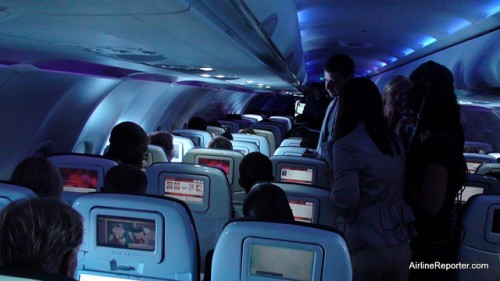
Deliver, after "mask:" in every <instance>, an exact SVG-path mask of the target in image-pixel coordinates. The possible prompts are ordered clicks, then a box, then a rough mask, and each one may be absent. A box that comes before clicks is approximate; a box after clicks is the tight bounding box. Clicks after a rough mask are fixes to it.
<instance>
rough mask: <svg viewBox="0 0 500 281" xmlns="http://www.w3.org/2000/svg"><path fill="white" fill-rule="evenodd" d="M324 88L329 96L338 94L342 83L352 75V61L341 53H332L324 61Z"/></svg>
mask: <svg viewBox="0 0 500 281" xmlns="http://www.w3.org/2000/svg"><path fill="white" fill-rule="evenodd" d="M324 74H325V88H326V91H327V92H328V94H329V95H330V97H332V98H333V97H336V96H338V95H339V94H340V91H341V90H342V87H343V86H344V84H345V83H346V82H347V81H348V80H349V79H351V78H353V77H354V61H353V60H352V59H351V58H350V57H348V56H346V55H343V54H338V55H333V56H331V57H329V58H328V60H327V61H326V63H325V69H324Z"/></svg>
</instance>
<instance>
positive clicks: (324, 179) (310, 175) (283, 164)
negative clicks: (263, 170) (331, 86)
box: [271, 147, 332, 190]
mask: <svg viewBox="0 0 500 281" xmlns="http://www.w3.org/2000/svg"><path fill="white" fill-rule="evenodd" d="M288 148H294V147H288ZM271 162H272V163H273V172H274V178H275V180H276V181H282V182H291V183H300V184H308V185H313V186H317V187H319V188H323V189H326V190H330V182H329V180H328V179H329V173H332V172H331V170H330V169H329V167H328V164H326V162H325V161H323V160H320V159H313V158H307V157H297V156H281V155H274V156H271Z"/></svg>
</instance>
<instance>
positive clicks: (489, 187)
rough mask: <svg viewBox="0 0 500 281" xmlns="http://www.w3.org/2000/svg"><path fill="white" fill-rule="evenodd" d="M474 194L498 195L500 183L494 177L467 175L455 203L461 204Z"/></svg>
mask: <svg viewBox="0 0 500 281" xmlns="http://www.w3.org/2000/svg"><path fill="white" fill-rule="evenodd" d="M476 194H500V182H499V181H498V180H497V179H496V178H494V177H489V176H484V175H479V174H469V175H468V176H467V182H466V183H465V187H464V189H463V191H462V193H461V194H459V196H458V198H457V201H459V203H462V204H463V203H465V202H467V201H468V200H469V199H470V198H471V197H472V196H474V195H476Z"/></svg>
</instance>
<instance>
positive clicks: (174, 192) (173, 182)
mask: <svg viewBox="0 0 500 281" xmlns="http://www.w3.org/2000/svg"><path fill="white" fill-rule="evenodd" d="M164 186H165V188H164V191H165V196H169V197H173V198H176V199H179V200H182V201H184V202H192V203H203V191H204V188H205V182H204V181H202V180H197V179H188V178H174V177H165V185H164Z"/></svg>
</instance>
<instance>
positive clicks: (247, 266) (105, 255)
mask: <svg viewBox="0 0 500 281" xmlns="http://www.w3.org/2000/svg"><path fill="white" fill-rule="evenodd" d="M0 190H1V192H0V193H1V194H2V196H3V198H5V197H8V196H11V197H10V198H9V199H8V200H19V199H21V198H23V197H24V198H30V197H35V196H36V195H34V193H32V192H31V193H30V190H22V188H20V187H15V186H9V185H6V184H3V185H2V187H1V189H0ZM73 208H75V210H77V211H78V212H79V213H80V214H81V215H82V217H83V222H84V229H85V231H84V239H83V244H82V246H81V248H80V252H79V258H78V260H79V264H78V272H77V275H78V276H77V278H78V279H79V280H81V281H86V280H96V279H95V278H96V277H108V278H113V279H106V280H115V281H117V280H192V281H197V280H200V274H199V272H200V267H201V264H200V251H199V249H200V248H199V240H198V237H199V234H198V235H197V232H198V231H199V230H198V227H197V224H196V222H195V220H194V219H193V216H192V215H191V214H192V212H191V211H190V210H189V208H188V206H187V205H186V204H185V203H184V202H183V201H180V200H177V199H175V198H167V197H158V196H147V195H130V194H109V193H89V194H85V195H83V196H80V197H79V198H77V199H76V201H75V202H74V204H73ZM499 217H500V195H479V196H474V197H473V198H472V199H471V200H469V202H468V203H467V204H466V206H465V209H464V212H463V214H462V216H461V217H460V219H459V222H458V223H459V224H460V226H461V227H460V228H459V229H461V232H460V233H459V234H460V238H461V239H460V245H459V260H458V262H460V263H462V264H469V265H472V264H474V265H476V266H477V265H478V264H482V265H483V266H488V267H489V268H488V270H471V269H469V270H459V271H458V280H470V279H471V278H472V277H474V278H478V279H480V280H483V279H484V280H486V279H489V278H490V277H491V276H492V274H494V276H496V275H495V274H498V270H497V269H498V260H499V258H500V219H499ZM221 233H222V234H221V235H220V236H219V237H218V239H217V244H216V246H215V252H214V255H213V262H212V273H211V274H212V279H211V280H222V281H224V280H290V279H293V280H351V277H352V271H351V265H350V257H349V251H348V246H347V245H346V244H345V241H344V239H343V238H342V235H341V234H339V233H338V232H337V231H336V230H334V229H331V228H327V227H322V226H317V225H312V224H304V223H299V222H296V223H283V222H270V221H255V220H233V221H229V222H228V223H227V224H225V226H224V227H223V231H222V232H221ZM270 259H271V260H272V261H273V262H269V260H270ZM492 272H493V273H492ZM1 274H2V273H1V272H0V276H1Z"/></svg>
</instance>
